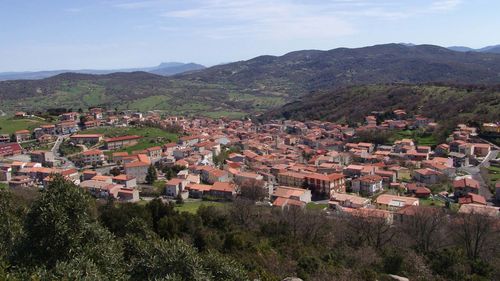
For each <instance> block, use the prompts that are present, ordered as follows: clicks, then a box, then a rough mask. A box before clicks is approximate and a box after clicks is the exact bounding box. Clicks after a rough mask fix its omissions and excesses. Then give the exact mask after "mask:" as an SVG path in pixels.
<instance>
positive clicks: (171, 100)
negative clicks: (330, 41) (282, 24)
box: [0, 44, 500, 116]
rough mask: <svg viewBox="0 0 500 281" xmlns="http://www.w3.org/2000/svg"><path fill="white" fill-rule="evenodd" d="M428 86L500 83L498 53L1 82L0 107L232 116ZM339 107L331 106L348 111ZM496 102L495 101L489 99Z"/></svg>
mask: <svg viewBox="0 0 500 281" xmlns="http://www.w3.org/2000/svg"><path fill="white" fill-rule="evenodd" d="M176 67H179V66H176ZM147 71H148V72H154V71H158V69H153V70H152V69H147ZM159 74H165V73H159ZM431 82H432V83H436V82H437V83H447V84H454V85H467V84H476V85H493V84H500V54H495V53H486V52H457V51H453V50H450V49H447V48H444V47H439V46H434V45H408V44H384V45H376V46H370V47H364V48H356V49H348V48H338V49H333V50H329V51H318V50H304V51H296V52H291V53H288V54H285V55H283V56H260V57H256V58H253V59H250V60H247V61H239V62H234V63H228V64H224V65H218V66H213V67H210V68H206V69H201V70H198V71H189V72H183V73H180V74H175V75H171V76H162V75H156V74H153V73H147V72H144V71H141V72H130V73H124V72H121V73H112V74H105V75H95V74H76V73H65V74H59V75H57V76H54V77H51V78H46V79H40V80H13V81H3V82H0V100H1V101H2V104H1V105H0V109H2V110H4V111H13V110H26V111H30V110H43V109H46V108H50V107H66V108H73V109H78V108H86V107H91V106H105V107H108V108H114V107H117V108H119V109H135V110H141V111H146V110H153V109H159V110H164V111H166V112H168V113H172V114H205V115H209V116H219V115H231V116H238V115H243V114H245V113H256V112H265V111H267V110H269V109H273V108H279V107H280V106H282V105H284V104H286V103H289V102H293V101H295V100H297V99H300V98H302V97H304V96H306V95H311V97H312V96H314V95H315V94H316V93H325V92H327V93H331V94H332V95H336V93H337V92H336V89H339V88H345V87H351V86H358V85H384V84H394V83H397V84H406V85H408V84H413V85H419V84H423V83H431ZM426 90H429V91H432V93H431V94H432V95H433V96H434V95H435V96H439V95H440V92H439V89H437V90H435V89H434V88H432V87H430V88H426ZM434 91H435V92H434ZM466 94H467V92H466ZM366 95H369V92H366ZM417 95H419V92H417ZM341 101H342V102H339V103H338V104H335V106H338V108H342V106H347V105H349V106H350V104H349V103H347V102H343V100H341ZM449 102H450V103H452V102H453V101H449ZM495 102H496V103H498V101H495V100H493V101H492V103H495ZM497 107H498V105H497ZM332 110H335V108H333V109H332ZM352 110H356V109H355V108H354V109H352ZM363 110H370V108H364V109H363Z"/></svg>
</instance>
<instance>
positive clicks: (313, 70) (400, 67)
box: [174, 44, 500, 96]
mask: <svg viewBox="0 0 500 281" xmlns="http://www.w3.org/2000/svg"><path fill="white" fill-rule="evenodd" d="M499 74H500V55H499V54H492V53H482V52H456V51H452V50H449V49H447V48H443V47H439V46H434V45H407V44H384V45H376V46H370V47H363V48H355V49H348V48H338V49H333V50H329V51H318V50H304V51H296V52H291V53H288V54H286V55H283V56H260V57H256V58H254V59H251V60H247V61H240V62H235V63H229V64H224V65H220V66H214V67H210V68H207V69H205V70H203V71H198V72H194V73H186V74H180V75H175V76H174V77H176V78H179V79H184V80H186V79H187V80H191V81H198V82H200V81H203V82H207V83H222V84H233V85H238V86H239V87H242V88H245V89H251V90H258V91H264V92H279V93H286V94H290V95H292V96H297V95H301V94H304V93H307V92H310V91H314V90H317V89H324V88H331V87H340V86H348V85H359V84H378V83H393V82H398V83H426V82H449V83H459V84H465V83H474V84H476V83H487V84H491V83H500V75H499Z"/></svg>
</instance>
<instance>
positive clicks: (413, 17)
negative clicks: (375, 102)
mask: <svg viewBox="0 0 500 281" xmlns="http://www.w3.org/2000/svg"><path fill="white" fill-rule="evenodd" d="M498 11H500V1H498V0H71V1H67V0H30V1H26V0H0V71H1V72H6V71H38V70H55V69H90V68H91V69H118V68H129V67H144V66H154V65H158V64H159V63H160V62H169V61H179V62H196V63H201V64H204V65H207V66H210V65H215V64H220V63H227V62H232V61H238V60H244V59H250V58H253V57H256V56H259V55H283V54H285V53H287V52H290V51H296V50H303V49H320V50H329V49H334V48H338V47H349V48H354V47H363V46H371V45H376V44H384V43H400V42H404V43H415V44H435V45H441V46H457V45H465V46H470V47H474V48H479V47H484V46H488V45H496V44H500V32H499V30H498V27H500V17H499V16H498Z"/></svg>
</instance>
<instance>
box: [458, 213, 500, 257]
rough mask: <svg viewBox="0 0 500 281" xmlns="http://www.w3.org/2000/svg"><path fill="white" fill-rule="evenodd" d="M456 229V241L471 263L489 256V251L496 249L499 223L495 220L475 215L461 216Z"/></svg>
mask: <svg viewBox="0 0 500 281" xmlns="http://www.w3.org/2000/svg"><path fill="white" fill-rule="evenodd" d="M454 227H455V231H454V233H455V238H456V241H457V242H458V243H459V244H460V245H461V246H462V247H463V249H464V251H465V254H466V256H467V258H469V260H471V261H475V260H477V259H478V258H480V257H481V256H482V257H486V256H488V255H487V253H488V250H491V249H492V248H495V247H496V241H498V240H497V239H498V230H497V229H496V228H497V227H498V223H497V221H496V220H495V219H494V218H491V217H489V216H486V215H482V214H475V213H469V214H460V215H459V216H458V217H457V222H456V223H455V224H454Z"/></svg>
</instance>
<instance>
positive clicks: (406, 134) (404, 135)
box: [391, 130, 438, 146]
mask: <svg viewBox="0 0 500 281" xmlns="http://www.w3.org/2000/svg"><path fill="white" fill-rule="evenodd" d="M401 139H413V140H414V141H415V142H416V143H417V145H424V146H435V145H438V142H437V140H436V139H435V138H434V136H432V134H428V133H420V132H418V131H416V130H404V131H398V132H397V133H396V134H395V135H394V136H393V137H392V138H391V140H392V141H396V140H401Z"/></svg>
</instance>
